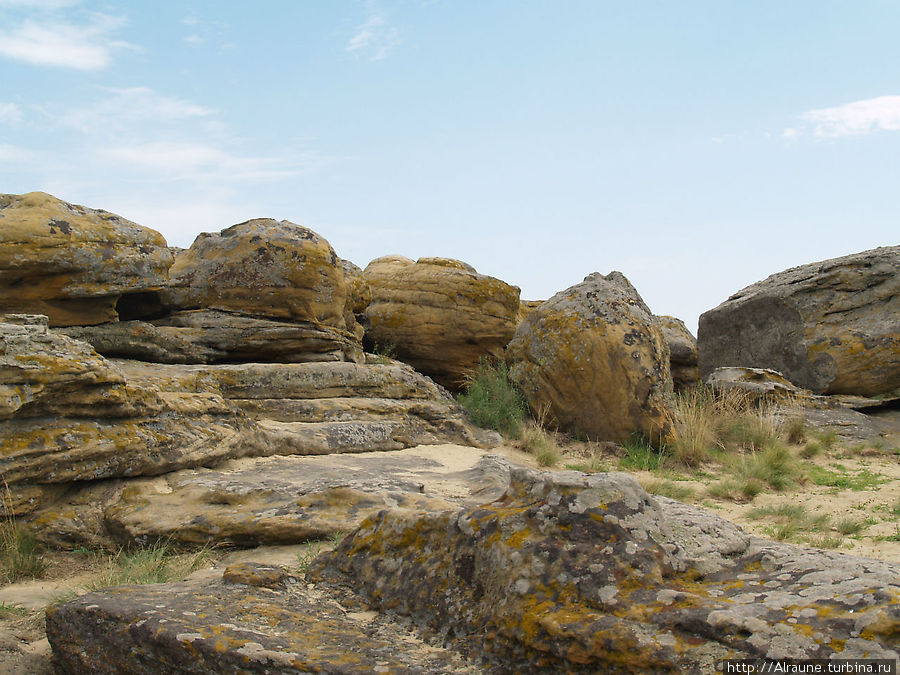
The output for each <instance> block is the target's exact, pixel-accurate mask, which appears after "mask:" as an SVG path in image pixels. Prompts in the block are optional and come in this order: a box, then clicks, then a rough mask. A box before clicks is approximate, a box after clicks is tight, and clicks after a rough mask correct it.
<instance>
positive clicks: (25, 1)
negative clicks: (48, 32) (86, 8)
mask: <svg viewBox="0 0 900 675" xmlns="http://www.w3.org/2000/svg"><path fill="white" fill-rule="evenodd" d="M79 2H80V0H0V7H22V8H25V9H60V8H61V7H70V6H71V5H77V4H78V3H79Z"/></svg>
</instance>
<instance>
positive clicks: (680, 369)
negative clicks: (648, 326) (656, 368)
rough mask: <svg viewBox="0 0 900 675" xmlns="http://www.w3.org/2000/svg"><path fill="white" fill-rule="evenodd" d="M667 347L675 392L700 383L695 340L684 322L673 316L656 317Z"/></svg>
mask: <svg viewBox="0 0 900 675" xmlns="http://www.w3.org/2000/svg"><path fill="white" fill-rule="evenodd" d="M656 318H657V320H658V321H659V326H660V328H662V332H663V335H664V336H665V338H666V344H668V345H669V369H670V370H671V372H672V384H673V385H674V387H675V390H676V391H680V390H682V389H689V388H690V387H693V386H694V385H696V384H699V383H700V368H699V367H698V365H697V340H696V338H694V336H693V335H691V332H690V331H689V330H688V329H687V326H685V325H684V321H682V320H681V319H676V318H675V317H674V316H665V315H662V316H657V317H656Z"/></svg>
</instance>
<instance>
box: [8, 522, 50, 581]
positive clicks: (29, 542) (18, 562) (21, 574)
mask: <svg viewBox="0 0 900 675" xmlns="http://www.w3.org/2000/svg"><path fill="white" fill-rule="evenodd" d="M46 569H47V564H46V563H45V562H44V559H43V556H42V555H41V549H40V546H39V545H38V543H37V541H35V539H34V537H32V536H31V535H30V534H29V533H28V532H26V531H25V530H23V529H22V527H21V526H20V525H19V524H18V523H17V522H15V521H14V520H4V521H0V580H2V581H3V582H5V583H13V582H14V581H19V580H20V579H37V578H39V577H40V576H41V575H43V573H44V572H45V571H46Z"/></svg>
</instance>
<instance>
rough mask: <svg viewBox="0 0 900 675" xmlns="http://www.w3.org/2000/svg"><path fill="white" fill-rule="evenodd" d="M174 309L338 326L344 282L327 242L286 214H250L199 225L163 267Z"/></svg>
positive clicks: (168, 299)
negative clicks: (206, 228)
mask: <svg viewBox="0 0 900 675" xmlns="http://www.w3.org/2000/svg"><path fill="white" fill-rule="evenodd" d="M169 279H170V281H169V286H168V288H167V289H166V292H165V293H164V299H165V301H166V302H167V304H169V305H170V306H171V307H173V308H174V309H217V310H221V311H225V312H237V313H241V314H244V315H247V316H253V317H258V318H268V319H276V320H287V321H295V320H300V321H311V322H313V323H319V324H323V325H326V326H331V327H333V328H341V329H345V328H346V324H345V323H344V304H345V302H346V299H347V286H346V283H345V282H344V272H343V270H342V269H341V265H340V260H339V259H338V257H337V255H336V254H335V252H334V250H333V249H332V248H331V245H330V244H329V243H328V242H327V241H326V240H325V239H323V238H322V237H320V236H319V235H318V234H316V233H315V232H313V231H312V230H310V229H308V228H305V227H303V226H302V225H296V224H294V223H291V222H289V221H287V220H282V221H276V220H272V219H271V218H257V219H255V220H249V221H247V222H245V223H240V224H238V225H234V226H232V227H229V228H228V229H225V230H222V232H220V233H209V232H207V233H203V234H201V235H200V236H198V237H197V239H196V240H194V243H193V244H191V247H190V248H189V249H187V250H186V251H184V252H183V253H181V254H180V255H179V256H178V257H177V258H176V259H175V263H174V264H173V265H172V268H171V269H170V270H169Z"/></svg>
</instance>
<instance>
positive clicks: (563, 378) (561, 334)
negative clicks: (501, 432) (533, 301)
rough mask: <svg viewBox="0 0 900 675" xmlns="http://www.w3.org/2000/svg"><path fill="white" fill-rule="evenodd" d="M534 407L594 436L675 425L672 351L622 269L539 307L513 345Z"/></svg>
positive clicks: (651, 432)
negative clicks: (672, 420) (671, 373)
mask: <svg viewBox="0 0 900 675" xmlns="http://www.w3.org/2000/svg"><path fill="white" fill-rule="evenodd" d="M507 355H508V358H509V359H510V360H511V361H512V363H513V366H512V368H511V371H510V373H511V375H512V378H513V379H514V380H515V381H516V382H517V383H518V384H519V386H520V387H521V389H522V391H523V392H524V393H525V396H526V398H527V399H528V403H529V405H530V406H531V408H532V410H534V411H537V412H538V413H542V414H543V413H546V414H548V415H549V419H550V421H552V422H555V423H556V424H558V425H559V426H561V427H563V428H566V429H569V430H572V431H576V432H579V433H582V434H586V435H587V436H589V437H591V438H593V439H595V440H605V441H617V442H621V441H624V440H626V439H627V438H628V437H629V436H631V435H632V434H633V433H635V432H639V433H641V434H643V435H644V436H645V437H647V438H648V439H650V440H651V441H652V442H654V443H656V442H659V441H660V440H661V439H664V438H665V437H667V436H668V434H669V430H670V427H671V414H672V411H671V405H672V379H671V375H670V373H669V348H668V346H667V345H666V340H665V337H664V336H663V332H662V330H661V329H660V326H659V323H658V321H657V320H656V318H655V317H654V316H653V314H652V312H650V310H649V309H648V307H647V305H645V304H644V301H643V300H642V299H641V296H640V295H638V292H637V291H636V290H635V289H634V287H633V286H632V285H631V284H630V283H629V282H628V280H627V279H626V278H625V277H624V276H623V275H622V274H621V273H620V272H612V273H610V274H608V275H607V276H603V275H601V274H596V273H595V274H591V275H589V276H588V277H586V278H585V280H584V281H583V282H582V283H580V284H577V285H575V286H572V287H571V288H569V289H566V290H565V291H562V292H560V293H557V294H556V295H554V296H553V297H552V298H550V299H549V300H547V301H546V302H543V303H541V304H540V305H538V306H537V307H536V308H534V309H533V310H532V311H531V312H530V313H529V314H528V316H527V317H526V318H525V320H524V321H522V323H521V324H519V327H518V329H517V330H516V334H515V337H514V338H513V340H512V341H511V342H510V343H509V347H508V348H507Z"/></svg>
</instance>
